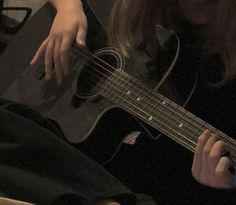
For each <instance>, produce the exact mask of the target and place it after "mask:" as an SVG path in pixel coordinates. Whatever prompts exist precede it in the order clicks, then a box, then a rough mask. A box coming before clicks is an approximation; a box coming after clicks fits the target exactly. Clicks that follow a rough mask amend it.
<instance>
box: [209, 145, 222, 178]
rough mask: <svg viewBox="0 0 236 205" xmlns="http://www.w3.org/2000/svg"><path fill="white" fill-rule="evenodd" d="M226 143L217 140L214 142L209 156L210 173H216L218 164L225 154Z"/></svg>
mask: <svg viewBox="0 0 236 205" xmlns="http://www.w3.org/2000/svg"><path fill="white" fill-rule="evenodd" d="M224 150H225V144H224V142H223V141H220V140H219V141H217V142H215V143H214V145H213V147H212V149H211V151H210V153H209V158H208V167H209V171H210V173H212V174H214V172H215V169H216V166H217V164H218V163H219V160H220V159H221V157H222V155H223V154H224Z"/></svg>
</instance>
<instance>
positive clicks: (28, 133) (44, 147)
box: [0, 100, 135, 205]
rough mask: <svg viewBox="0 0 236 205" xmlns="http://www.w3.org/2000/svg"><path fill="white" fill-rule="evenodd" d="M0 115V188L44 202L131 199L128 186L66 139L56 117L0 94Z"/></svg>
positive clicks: (72, 202)
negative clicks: (44, 115) (11, 100)
mask: <svg viewBox="0 0 236 205" xmlns="http://www.w3.org/2000/svg"><path fill="white" fill-rule="evenodd" d="M0 121H1V123H0V139H1V141H0V161H1V163H0V182H1V183H0V184H1V185H0V186H1V189H2V191H3V192H4V193H7V194H9V195H10V196H11V197H13V198H15V199H20V200H25V201H30V202H34V203H36V204H43V205H46V204H63V203H62V202H60V203H59V201H62V200H64V201H65V203H64V204H79V203H78V202H79V200H80V199H86V200H90V201H94V200H99V199H104V198H115V199H116V200H117V201H120V200H124V199H125V201H126V202H125V204H127V203H129V202H130V204H134V202H135V199H134V196H133V194H132V192H131V191H130V190H129V189H128V188H127V187H125V186H123V185H122V184H121V183H120V182H119V181H118V180H117V179H115V177H113V176H112V175H111V174H110V173H108V172H107V171H106V170H104V169H103V168H102V167H101V166H99V165H98V164H97V163H96V162H94V161H93V160H91V159H90V158H88V157H87V156H85V155H84V154H83V153H81V152H80V151H78V150H77V149H75V148H73V147H72V146H71V145H69V144H68V143H66V142H65V141H64V140H63V139H62V138H63V133H62V132H61V130H60V128H59V127H58V125H57V124H56V123H55V122H53V121H51V120H49V119H46V118H44V117H42V116H41V115H40V114H39V113H37V112H36V111H34V110H32V109H30V108H28V107H26V106H23V105H19V104H14V103H10V102H7V101H4V100H1V101H0ZM120 195H122V196H123V197H119V196H120ZM60 199H61V200H60Z"/></svg>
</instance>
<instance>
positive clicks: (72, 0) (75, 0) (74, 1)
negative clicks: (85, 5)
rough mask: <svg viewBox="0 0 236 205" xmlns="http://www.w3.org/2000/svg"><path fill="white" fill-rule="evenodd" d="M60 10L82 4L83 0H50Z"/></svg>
mask: <svg viewBox="0 0 236 205" xmlns="http://www.w3.org/2000/svg"><path fill="white" fill-rule="evenodd" d="M48 1H49V2H50V3H51V4H52V5H53V6H54V8H55V9H56V10H57V11H58V10H60V9H74V8H76V7H78V6H82V3H81V0H66V1H65V0H48Z"/></svg>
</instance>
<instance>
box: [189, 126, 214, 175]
mask: <svg viewBox="0 0 236 205" xmlns="http://www.w3.org/2000/svg"><path fill="white" fill-rule="evenodd" d="M210 136H211V132H210V131H209V130H205V131H204V132H203V133H202V134H201V135H200V137H199V138H198V144H197V147H196V151H195V154H194V158H193V165H192V174H193V176H195V177H197V175H198V174H199V173H200V171H201V168H202V152H203V148H204V146H205V144H206V142H207V140H208V138H209V137H210Z"/></svg>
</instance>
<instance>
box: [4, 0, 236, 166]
mask: <svg viewBox="0 0 236 205" xmlns="http://www.w3.org/2000/svg"><path fill="white" fill-rule="evenodd" d="M83 4H84V7H85V13H86V15H87V18H88V25H89V30H88V48H89V50H90V52H88V51H80V50H78V49H77V48H76V46H73V48H72V53H71V62H70V63H71V72H70V73H69V75H68V76H67V77H66V78H65V80H64V83H63V85H62V86H59V87H58V86H57V85H56V83H55V81H54V80H51V81H45V80H44V66H43V65H44V62H43V60H42V61H41V62H40V63H39V64H38V65H37V66H36V67H34V68H32V67H29V66H28V64H29V62H30V59H31V58H32V56H33V54H34V53H35V51H36V49H37V48H38V46H39V45H40V43H41V42H42V40H43V39H44V38H45V37H46V36H47V34H48V32H49V29H50V25H51V23H52V20H53V17H54V15H55V11H54V9H53V8H52V7H51V6H50V5H49V4H47V5H45V6H44V7H43V8H42V9H41V10H40V11H39V12H38V13H37V14H36V15H35V16H34V17H33V19H32V20H31V21H30V22H29V23H28V24H27V25H26V26H25V27H24V29H22V30H21V31H20V33H19V34H18V35H17V36H16V38H15V39H14V41H13V42H12V43H11V44H10V45H9V47H8V48H7V50H6V52H5V53H4V54H3V55H2V57H1V59H0V76H1V81H0V83H1V86H0V93H1V96H2V97H4V98H7V99H11V100H13V101H16V102H19V103H24V104H27V105H29V106H32V107H34V108H35V109H37V110H38V111H39V112H41V113H43V114H44V115H45V116H47V117H50V118H52V119H54V120H56V121H57V122H58V123H59V124H60V126H61V128H62V130H63V131H64V133H65V136H66V137H67V139H68V141H69V142H71V143H78V142H82V141H84V140H85V139H87V138H88V137H89V136H90V134H91V133H92V132H93V130H94V129H95V127H96V125H97V123H98V122H99V120H100V119H101V117H102V116H103V115H104V114H105V113H107V112H110V111H111V110H113V109H121V110H123V111H124V112H127V113H129V114H131V115H130V116H134V117H136V118H138V119H140V120H141V121H142V122H144V123H146V124H147V125H149V126H151V127H153V128H155V129H157V130H159V131H160V132H161V133H163V134H165V135H166V136H168V137H170V138H171V139H173V140H174V141H176V142H177V143H179V144H181V145H183V146H184V147H185V148H187V149H188V150H190V151H194V150H195V146H196V144H197V140H198V136H199V135H200V134H201V133H202V132H203V131H204V130H205V129H210V130H212V131H213V132H215V133H217V134H218V135H219V138H220V139H222V140H223V141H224V142H225V143H226V146H227V151H228V152H230V154H231V155H230V156H231V158H232V163H233V167H234V168H236V163H235V156H236V153H235V152H236V151H235V150H236V142H235V140H234V139H232V138H230V137H229V136H227V135H226V134H224V133H223V132H221V131H219V130H217V129H216V128H215V127H213V126H211V125H210V124H208V123H206V122H204V121H203V120H201V119H200V118H198V117H197V116H195V115H193V114H191V113H190V112H188V111H187V110H185V109H184V108H183V107H181V106H179V105H178V104H176V103H175V102H173V101H172V100H170V99H168V98H166V97H164V95H162V94H160V93H159V92H156V90H155V86H156V83H157V81H158V77H155V76H154V77H153V76H152V77H153V78H152V79H150V76H149V75H148V74H147V75H143V73H144V74H145V73H148V72H150V71H147V70H143V69H140V70H141V71H140V72H139V69H138V68H137V67H135V68H134V67H132V66H130V64H131V65H132V62H131V63H130V64H129V63H128V66H127V65H126V64H125V59H124V58H123V57H122V55H120V54H119V52H118V51H116V50H115V49H111V48H109V47H108V48H107V47H106V45H107V37H106V28H107V24H108V20H109V14H110V11H111V6H112V3H108V2H106V1H93V0H88V1H84V2H83ZM108 5H109V6H108ZM95 8H96V9H95ZM95 10H96V12H94V11H95ZM104 11H106V12H104ZM32 28H35V29H32ZM26 35H27V36H29V38H26V37H25V36H26ZM22 39H25V41H24V42H22ZM26 42H28V43H27V44H26ZM28 45H31V46H30V48H28ZM21 51H22V52H21ZM128 60H129V59H128ZM131 61H132V60H131Z"/></svg>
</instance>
